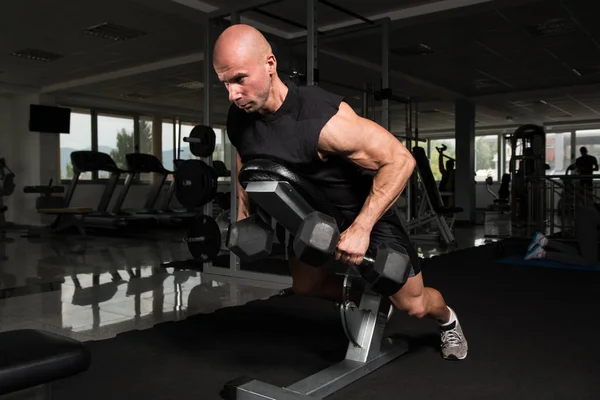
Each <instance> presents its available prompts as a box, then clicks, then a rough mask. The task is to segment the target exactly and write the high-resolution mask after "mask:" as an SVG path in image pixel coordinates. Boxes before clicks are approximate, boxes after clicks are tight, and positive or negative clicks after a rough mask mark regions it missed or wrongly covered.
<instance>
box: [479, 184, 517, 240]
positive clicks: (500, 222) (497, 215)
mask: <svg viewBox="0 0 600 400" xmlns="http://www.w3.org/2000/svg"><path fill="white" fill-rule="evenodd" d="M493 183H494V180H493V179H492V177H491V176H488V177H487V179H486V180H485V187H486V190H487V191H488V193H489V194H491V195H492V197H493V198H494V202H493V203H492V204H491V205H490V206H489V207H488V210H486V211H485V219H484V237H485V238H488V239H505V238H508V237H510V236H511V235H512V223H511V215H510V174H504V175H503V176H502V181H501V184H500V189H499V190H498V193H497V194H496V193H494V191H492V185H493Z"/></svg>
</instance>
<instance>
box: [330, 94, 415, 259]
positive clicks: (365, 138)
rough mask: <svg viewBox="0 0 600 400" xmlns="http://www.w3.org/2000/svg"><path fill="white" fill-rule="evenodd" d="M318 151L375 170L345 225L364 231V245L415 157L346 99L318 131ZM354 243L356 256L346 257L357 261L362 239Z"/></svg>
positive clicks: (396, 194)
mask: <svg viewBox="0 0 600 400" xmlns="http://www.w3.org/2000/svg"><path fill="white" fill-rule="evenodd" d="M319 152H320V153H321V154H322V155H323V156H325V157H326V156H327V155H328V154H335V155H340V156H342V157H345V158H346V159H348V160H350V161H351V162H353V163H355V164H356V165H358V166H360V167H363V168H366V169H369V170H373V171H376V174H375V177H374V178H373V185H372V187H371V193H370V194H369V196H368V197H367V199H366V201H365V204H364V205H363V207H362V209H361V211H360V213H359V215H358V216H357V217H356V219H355V220H354V222H353V223H352V225H351V226H350V227H349V228H348V231H351V232H352V231H353V230H354V231H358V233H357V236H360V235H361V234H362V235H367V244H366V245H367V246H368V235H369V234H370V232H371V230H372V229H373V226H374V225H375V223H376V222H377V221H378V220H379V219H380V218H381V217H382V216H383V215H384V214H385V212H386V211H388V210H389V209H390V208H391V207H392V206H393V205H394V203H395V202H396V201H397V200H398V198H399V197H400V194H401V193H402V191H403V190H404V188H405V187H406V185H407V184H408V181H409V179H410V176H411V175H412V173H413V170H414V167H415V163H416V162H415V159H414V158H413V156H412V154H411V153H410V151H408V149H406V147H404V146H403V145H402V143H400V141H399V140H398V139H396V138H395V137H394V136H393V135H392V134H391V133H390V132H388V131H387V130H386V129H384V128H383V127H382V126H381V125H379V124H377V123H375V122H373V121H371V120H368V119H365V118H362V117H360V116H358V115H357V114H356V113H355V112H354V110H352V108H351V107H350V106H349V105H348V104H346V103H341V105H340V107H339V110H338V112H337V114H336V115H335V116H334V117H332V118H331V119H330V120H329V121H328V122H327V124H326V125H325V127H324V128H323V130H322V131H321V136H320V138H319ZM356 246H357V248H358V249H357V250H358V252H357V254H356V257H352V256H350V257H348V258H349V260H350V261H351V262H353V263H356V264H358V263H360V261H362V256H364V252H365V251H366V247H365V245H364V243H363V241H361V243H356ZM360 253H362V254H360ZM344 261H346V260H344Z"/></svg>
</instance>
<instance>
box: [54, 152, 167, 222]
mask: <svg viewBox="0 0 600 400" xmlns="http://www.w3.org/2000/svg"><path fill="white" fill-rule="evenodd" d="M71 165H72V166H73V178H72V179H71V183H70V185H69V189H68V190H67V194H66V195H65V203H64V204H65V207H69V206H70V204H71V201H72V200H73V195H74V194H75V189H76V187H77V185H78V183H79V178H80V176H81V174H82V173H85V172H99V171H106V172H109V173H110V177H109V179H108V182H107V183H106V185H105V187H104V191H103V192H102V196H101V197H100V201H99V202H98V206H97V208H96V210H95V211H94V212H91V213H88V214H86V215H85V217H84V218H83V224H84V226H85V227H86V228H99V229H124V228H137V229H144V228H150V227H153V226H155V223H156V221H155V219H154V218H152V216H147V215H137V214H131V215H129V214H128V215H117V214H114V213H110V212H108V211H107V209H108V205H109V203H110V200H111V198H112V196H113V194H114V192H115V189H116V187H117V185H118V183H119V179H120V177H121V175H122V174H124V173H126V172H127V171H124V170H122V169H120V168H119V167H117V164H116V163H115V161H114V160H113V159H112V158H111V157H110V156H109V155H108V154H106V153H102V152H99V151H90V150H79V151H74V152H72V153H71Z"/></svg>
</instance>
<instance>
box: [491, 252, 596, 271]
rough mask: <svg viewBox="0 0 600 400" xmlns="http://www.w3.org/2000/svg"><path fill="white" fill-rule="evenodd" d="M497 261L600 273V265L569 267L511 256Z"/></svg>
mask: <svg viewBox="0 0 600 400" xmlns="http://www.w3.org/2000/svg"><path fill="white" fill-rule="evenodd" d="M497 261H498V262H499V263H503V264H514V265H522V266H525V267H546V268H562V269H575V270H579V271H599V272H600V264H599V265H591V266H580V265H569V264H560V263H557V262H555V261H549V260H524V259H523V256H511V257H506V258H502V259H500V260H497Z"/></svg>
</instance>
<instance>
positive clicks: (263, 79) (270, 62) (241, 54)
mask: <svg viewBox="0 0 600 400" xmlns="http://www.w3.org/2000/svg"><path fill="white" fill-rule="evenodd" d="M213 66H214V68H215V72H216V73H217V76H218V77H219V80H220V81H221V82H223V83H224V84H225V87H226V88H227V90H228V91H229V100H230V101H231V102H232V103H235V104H236V105H237V106H238V107H240V108H242V109H244V110H246V111H247V112H255V111H259V112H262V111H265V104H266V103H267V101H268V100H269V95H270V92H271V89H272V87H273V86H272V85H273V83H274V82H275V83H276V84H278V83H277V82H278V79H279V78H278V76H277V60H276V59H275V56H274V55H273V52H272V50H271V46H270V45H269V42H267V39H265V37H264V36H263V35H262V33H260V31H259V30H257V29H255V28H253V27H251V26H248V25H232V26H230V27H229V28H227V29H225V31H224V32H223V33H222V34H221V35H220V36H219V38H218V39H217V41H216V43H215V47H214V51H213Z"/></svg>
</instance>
